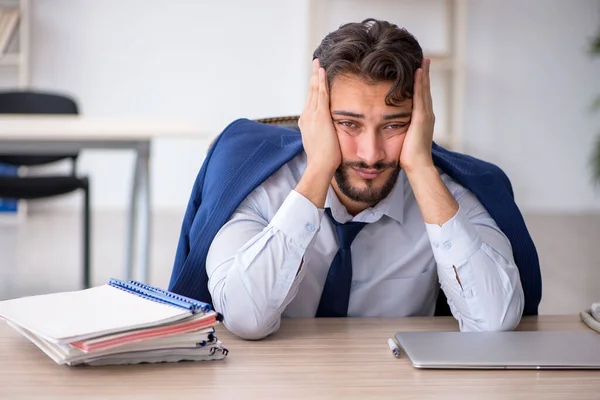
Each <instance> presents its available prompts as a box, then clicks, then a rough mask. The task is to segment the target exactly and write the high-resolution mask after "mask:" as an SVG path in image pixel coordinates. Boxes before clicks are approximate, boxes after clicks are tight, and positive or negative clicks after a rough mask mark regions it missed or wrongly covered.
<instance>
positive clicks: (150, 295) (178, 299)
mask: <svg viewBox="0 0 600 400" xmlns="http://www.w3.org/2000/svg"><path fill="white" fill-rule="evenodd" d="M108 284H109V285H110V286H113V287H116V288H117V289H121V290H124V291H126V292H128V293H131V294H135V295H137V296H140V297H143V298H145V299H148V300H152V301H156V302H159V303H164V304H169V305H172V306H175V307H179V308H183V309H185V310H189V311H191V312H192V313H196V312H203V313H207V312H209V311H211V310H212V307H211V305H210V304H208V303H203V302H201V301H198V300H195V299H191V298H189V297H185V296H181V295H179V294H175V293H173V292H169V291H167V290H163V289H160V288H157V287H154V286H150V285H147V284H145V283H141V282H138V281H134V280H130V281H128V282H125V281H122V280H119V279H115V278H110V280H109V281H108Z"/></svg>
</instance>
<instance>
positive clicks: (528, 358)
mask: <svg viewBox="0 0 600 400" xmlns="http://www.w3.org/2000/svg"><path fill="white" fill-rule="evenodd" d="M396 340H397V341H398V344H399V345H400V350H401V351H400V357H403V356H406V357H407V358H408V359H409V361H410V362H411V363H412V365H413V366H414V367H416V368H458V369H600V334H598V333H596V332H593V331H591V330H590V331H513V332H398V333H397V334H396Z"/></svg>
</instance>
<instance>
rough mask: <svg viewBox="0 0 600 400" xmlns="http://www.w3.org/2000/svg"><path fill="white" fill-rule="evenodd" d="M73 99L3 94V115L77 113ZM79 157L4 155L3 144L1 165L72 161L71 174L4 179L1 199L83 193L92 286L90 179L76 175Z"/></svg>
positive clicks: (86, 267) (86, 268) (86, 264)
mask: <svg viewBox="0 0 600 400" xmlns="http://www.w3.org/2000/svg"><path fill="white" fill-rule="evenodd" d="M78 113H79V110H78V107H77V104H76V103H75V101H73V100H72V99H70V98H68V97H65V96H62V95H58V94H50V93H39V92H31V91H15V92H0V114H78ZM78 156H79V154H73V153H65V154H36V155H21V154H5V153H3V152H2V144H1V142H0V163H4V164H10V165H14V166H38V165H44V164H49V163H53V162H56V161H59V160H64V159H70V160H71V173H70V174H69V175H53V176H35V177H21V176H2V175H0V197H2V198H8V199H24V200H30V199H40V198H45V197H52V196H59V195H63V194H67V193H71V192H73V191H76V190H78V189H81V190H83V193H84V207H83V284H84V286H85V287H86V288H88V287H90V183H89V179H88V178H87V177H78V176H77V157H78Z"/></svg>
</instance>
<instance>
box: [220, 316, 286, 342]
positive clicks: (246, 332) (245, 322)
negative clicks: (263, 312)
mask: <svg viewBox="0 0 600 400" xmlns="http://www.w3.org/2000/svg"><path fill="white" fill-rule="evenodd" d="M223 324H224V325H225V327H226V328H227V330H229V332H231V333H233V334H234V335H236V336H238V337H240V338H242V339H246V340H260V339H264V338H266V337H267V336H269V335H270V334H272V333H274V332H275V331H277V329H279V320H277V321H276V322H275V323H272V324H265V323H261V322H260V321H257V320H253V321H252V320H249V319H237V318H230V319H228V318H225V319H224V320H223Z"/></svg>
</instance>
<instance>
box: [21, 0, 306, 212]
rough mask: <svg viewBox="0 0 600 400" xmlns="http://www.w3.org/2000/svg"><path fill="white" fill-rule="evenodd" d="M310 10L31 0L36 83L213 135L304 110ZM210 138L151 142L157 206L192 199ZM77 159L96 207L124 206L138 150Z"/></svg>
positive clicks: (301, 5) (271, 4) (93, 109)
mask: <svg viewBox="0 0 600 400" xmlns="http://www.w3.org/2000/svg"><path fill="white" fill-rule="evenodd" d="M307 13H308V8H307V5H306V4H305V2H304V1H302V0H293V1H268V0H254V1H252V2H250V1H244V0H236V1H212V0H204V1H199V0H188V1H182V0H178V1H164V0H103V1H98V0H34V1H32V55H31V58H32V60H31V63H32V77H31V78H32V86H33V87H34V88H41V89H56V90H60V91H64V92H66V93H70V94H73V95H74V96H76V98H77V99H78V100H79V102H80V104H81V108H82V112H83V114H85V115H89V116H111V117H152V118H175V119H178V118H180V119H184V120H192V121H195V122H197V123H199V124H201V126H203V127H205V128H206V129H207V130H209V131H213V132H214V134H215V136H216V135H217V134H218V133H219V132H220V131H221V130H222V129H223V128H224V127H225V125H226V124H227V123H229V122H230V121H232V120H233V119H236V118H240V117H248V118H259V117H268V116H275V115H286V114H293V113H297V112H298V110H299V108H300V107H301V105H302V104H303V100H302V99H301V98H300V96H298V93H301V92H302V91H303V90H304V86H306V85H305V83H304V71H305V69H306V68H305V67H306V66H309V65H310V60H306V59H305V54H306V50H305V48H307V46H308V44H307V39H306V31H305V27H306V25H307V17H308V14H307ZM208 142H209V141H208V140H159V141H157V142H156V144H155V146H154V147H153V151H152V164H151V168H152V172H151V174H152V184H153V186H152V196H153V201H154V205H155V207H156V208H157V209H173V208H176V209H182V208H183V207H185V205H186V204H187V199H188V196H189V193H190V190H191V186H192V184H193V181H194V178H195V176H196V173H197V172H198V170H199V168H200V166H201V163H202V161H203V159H204V154H205V152H206V148H207V145H208ZM81 162H82V164H81V171H82V172H89V174H91V177H92V185H93V187H92V190H93V192H92V193H93V204H94V207H96V208H122V207H125V206H126V204H127V201H128V196H129V185H130V182H131V178H132V173H131V172H132V163H133V155H132V154H128V153H127V152H125V153H123V154H119V153H114V152H105V151H94V152H85V153H84V154H83V157H82V160H81ZM78 203H79V199H78V198H77V196H71V197H70V198H69V199H66V200H65V199H62V200H60V201H58V202H53V204H54V205H58V206H65V205H71V204H75V205H76V204H78ZM46 204H47V203H46Z"/></svg>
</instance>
